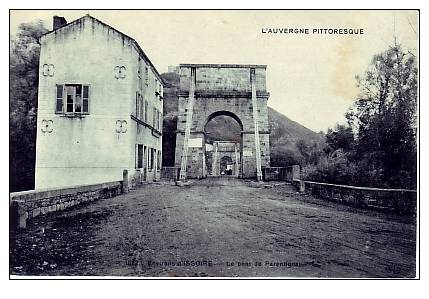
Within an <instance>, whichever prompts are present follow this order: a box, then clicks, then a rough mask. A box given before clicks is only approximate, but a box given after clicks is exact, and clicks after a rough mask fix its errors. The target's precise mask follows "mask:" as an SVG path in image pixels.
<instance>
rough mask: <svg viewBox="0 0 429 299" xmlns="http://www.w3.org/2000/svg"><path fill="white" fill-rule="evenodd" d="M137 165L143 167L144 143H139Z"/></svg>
mask: <svg viewBox="0 0 429 299" xmlns="http://www.w3.org/2000/svg"><path fill="white" fill-rule="evenodd" d="M136 166H137V167H136V168H143V144H137V165H136Z"/></svg>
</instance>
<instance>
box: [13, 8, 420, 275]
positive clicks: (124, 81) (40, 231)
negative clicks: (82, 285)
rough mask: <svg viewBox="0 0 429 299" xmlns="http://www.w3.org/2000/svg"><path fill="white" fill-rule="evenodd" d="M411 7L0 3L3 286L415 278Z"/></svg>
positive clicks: (415, 53) (416, 30) (415, 80)
mask: <svg viewBox="0 0 429 299" xmlns="http://www.w3.org/2000/svg"><path fill="white" fill-rule="evenodd" d="M419 53H420V10H419V9H377V10H375V9H365V10H364V9H354V10H353V9H348V10H286V9H284V10H263V9H260V10H258V9H256V10H159V9H158V10H145V9H123V10H100V9H73V10H53V9H38V10H36V9H33V10H26V9H10V10H9V136H8V137H9V167H8V169H9V186H8V187H9V279H11V280H15V279H21V278H26V279H39V278H48V279H56V278H63V279H81V278H84V279H109V278H110V279H124V278H130V279H133V278H138V279H149V278H151V279H161V278H162V279H167V280H178V279H196V280H210V279H276V278H277V279H288V280H289V279H305V280H312V279H329V280H331V279H401V280H405V279H407V280H408V279H413V280H414V279H420V272H419V219H420V218H419V215H420V209H419V207H420V206H419V188H420V186H419V152H420V151H419V136H420V131H419V130H420V129H419V124H420V121H419V104H420V103H419V82H420V80H419V72H420V70H419V68H420V63H419V61H420V60H419Z"/></svg>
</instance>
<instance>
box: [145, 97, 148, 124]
mask: <svg viewBox="0 0 429 299" xmlns="http://www.w3.org/2000/svg"><path fill="white" fill-rule="evenodd" d="M148 106H149V103H148V102H147V101H144V121H145V122H147V110H148Z"/></svg>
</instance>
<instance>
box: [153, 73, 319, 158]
mask: <svg viewBox="0 0 429 299" xmlns="http://www.w3.org/2000/svg"><path fill="white" fill-rule="evenodd" d="M161 76H162V78H163V80H164V81H165V83H166V86H165V88H164V125H163V130H164V138H163V140H162V141H163V144H162V145H163V163H164V165H165V166H172V165H173V164H174V151H175V143H176V135H175V130H176V125H177V109H178V103H177V91H178V90H179V75H178V74H176V73H164V74H162V75H161ZM268 120H269V124H270V130H271V133H270V150H271V164H272V165H273V166H286V165H291V164H294V163H301V161H302V159H303V157H302V154H301V152H300V151H299V150H298V148H297V143H298V142H301V143H305V144H306V145H309V146H314V145H316V146H317V147H320V146H322V145H323V144H324V135H321V134H318V133H315V132H313V131H312V130H310V129H308V128H306V127H304V126H302V125H301V124H299V123H297V122H295V121H293V120H291V119H289V118H288V117H286V116H284V115H283V114H281V113H280V112H278V111H276V110H274V109H273V108H271V107H268ZM206 129H207V139H208V142H211V141H212V140H234V141H240V140H239V135H240V127H239V125H238V124H237V123H236V122H235V121H234V120H232V119H231V118H230V117H226V116H223V117H216V118H215V119H213V120H212V121H211V122H210V123H209V124H208V125H207V128H206Z"/></svg>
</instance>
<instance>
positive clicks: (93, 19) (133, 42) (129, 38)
mask: <svg viewBox="0 0 429 299" xmlns="http://www.w3.org/2000/svg"><path fill="white" fill-rule="evenodd" d="M84 18H89V19H91V20H92V21H95V22H97V23H99V24H101V25H103V26H105V27H108V28H109V29H110V30H113V31H115V32H116V33H118V34H119V35H121V36H122V37H123V38H125V39H128V40H130V41H131V43H132V44H133V45H134V47H135V48H136V50H137V52H139V54H140V55H141V56H143V58H144V59H145V61H147V62H148V63H149V65H150V67H151V69H152V70H153V71H154V73H155V74H156V76H157V77H158V79H159V81H160V82H161V83H162V85H165V82H164V80H162V77H161V75H160V74H159V72H158V70H157V69H156V67H155V66H154V65H153V63H152V61H150V59H149V57H148V56H147V55H146V53H145V52H144V51H143V49H142V48H141V47H140V45H139V44H138V42H137V41H136V40H135V39H133V38H132V37H130V36H128V35H126V34H124V33H122V32H121V31H119V30H117V29H115V28H113V27H112V26H110V25H108V24H106V23H104V22H102V21H100V20H99V19H97V18H94V17H93V16H91V15H89V14H86V15H84V16H83V17H80V18H79V19H76V20H74V21H72V22H69V23H67V24H66V25H64V26H62V27H59V28H57V29H54V30H51V31H49V32H47V33H45V34H43V35H42V36H45V35H48V34H52V33H54V32H57V31H59V30H62V29H63V28H66V27H68V26H71V25H75V24H77V23H79V22H81V20H82V19H84Z"/></svg>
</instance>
